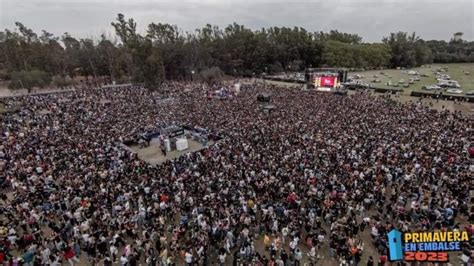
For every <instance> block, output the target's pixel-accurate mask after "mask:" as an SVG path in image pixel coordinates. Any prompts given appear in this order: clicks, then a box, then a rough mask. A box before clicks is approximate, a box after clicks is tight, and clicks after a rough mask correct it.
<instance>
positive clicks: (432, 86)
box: [421, 85, 442, 91]
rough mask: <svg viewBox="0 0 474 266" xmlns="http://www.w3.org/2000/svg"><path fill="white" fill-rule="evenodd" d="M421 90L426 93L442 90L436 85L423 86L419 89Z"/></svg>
mask: <svg viewBox="0 0 474 266" xmlns="http://www.w3.org/2000/svg"><path fill="white" fill-rule="evenodd" d="M421 89H422V90H427V91H434V90H441V89H442V88H441V87H440V86H438V85H430V86H423V87H421Z"/></svg>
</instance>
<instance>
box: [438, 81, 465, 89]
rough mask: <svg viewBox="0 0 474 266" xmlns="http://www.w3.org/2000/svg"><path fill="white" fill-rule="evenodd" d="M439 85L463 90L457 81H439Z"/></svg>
mask: <svg viewBox="0 0 474 266" xmlns="http://www.w3.org/2000/svg"><path fill="white" fill-rule="evenodd" d="M438 85H439V86H440V87H443V88H455V89H459V88H461V85H459V83H458V82H457V81H455V80H439V81H438Z"/></svg>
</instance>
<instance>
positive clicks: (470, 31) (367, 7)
mask: <svg viewBox="0 0 474 266" xmlns="http://www.w3.org/2000/svg"><path fill="white" fill-rule="evenodd" d="M117 13H123V14H125V15H126V17H133V18H134V19H135V21H137V23H138V29H139V30H140V31H142V32H143V31H145V29H146V25H148V24H149V23H150V22H166V23H170V24H173V25H178V26H179V27H180V28H182V29H184V30H186V31H193V30H194V29H196V28H201V27H203V26H205V24H207V23H210V24H213V25H218V26H219V27H221V28H224V27H226V26H227V25H228V24H231V23H233V22H237V23H239V24H243V25H245V26H247V27H249V28H252V29H260V28H262V27H270V26H288V27H293V26H301V27H304V28H306V29H307V30H309V31H328V30H331V29H337V30H339V31H344V32H350V33H357V34H359V35H361V36H362V37H363V38H364V40H366V41H380V40H381V39H382V37H383V36H386V35H388V34H389V33H390V32H396V31H399V30H401V31H408V32H412V31H415V32H416V33H417V34H418V35H420V36H421V37H422V38H423V39H444V40H448V39H449V38H450V37H451V36H452V34H453V33H454V32H458V31H461V32H464V38H465V39H469V40H472V39H474V23H473V14H474V4H473V2H472V1H464V0H462V1H450V0H422V1H411V0H396V1H395V0H332V1H301V0H299V1H297V0H285V1H282V0H276V1H270V0H240V1H238V0H204V1H202V0H188V1H156V0H155V1H153V0H114V1H112V0H108V1H106V0H99V1H93V0H62V1H60V0H0V27H1V28H10V29H11V28H13V27H14V23H15V21H20V22H22V23H24V24H25V25H27V26H28V27H31V28H33V29H34V30H35V31H37V32H39V31H40V30H42V29H45V30H47V31H49V32H52V33H54V34H56V35H61V34H62V33H64V32H66V31H67V32H69V33H71V34H72V35H74V36H78V37H91V36H98V35H100V34H101V33H104V32H108V33H110V34H112V33H113V29H112V27H111V25H110V23H111V22H112V21H114V20H115V18H116V15H117Z"/></svg>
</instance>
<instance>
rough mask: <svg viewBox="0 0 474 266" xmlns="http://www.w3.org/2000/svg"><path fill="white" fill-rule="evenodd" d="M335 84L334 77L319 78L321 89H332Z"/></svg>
mask: <svg viewBox="0 0 474 266" xmlns="http://www.w3.org/2000/svg"><path fill="white" fill-rule="evenodd" d="M335 82H336V77H327V76H326V77H324V76H323V77H321V86H322V87H334V83H335Z"/></svg>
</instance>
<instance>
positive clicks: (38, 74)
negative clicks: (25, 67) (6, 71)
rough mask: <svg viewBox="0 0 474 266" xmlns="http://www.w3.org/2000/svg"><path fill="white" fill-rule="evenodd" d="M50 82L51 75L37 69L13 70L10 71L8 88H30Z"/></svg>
mask: <svg viewBox="0 0 474 266" xmlns="http://www.w3.org/2000/svg"><path fill="white" fill-rule="evenodd" d="M50 83H51V76H50V75H49V74H48V73H46V72H44V71H39V70H32V71H15V72H12V73H11V82H10V84H9V88H10V89H21V88H25V89H28V90H30V89H32V88H34V87H40V88H43V87H45V86H47V85H49V84H50Z"/></svg>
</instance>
